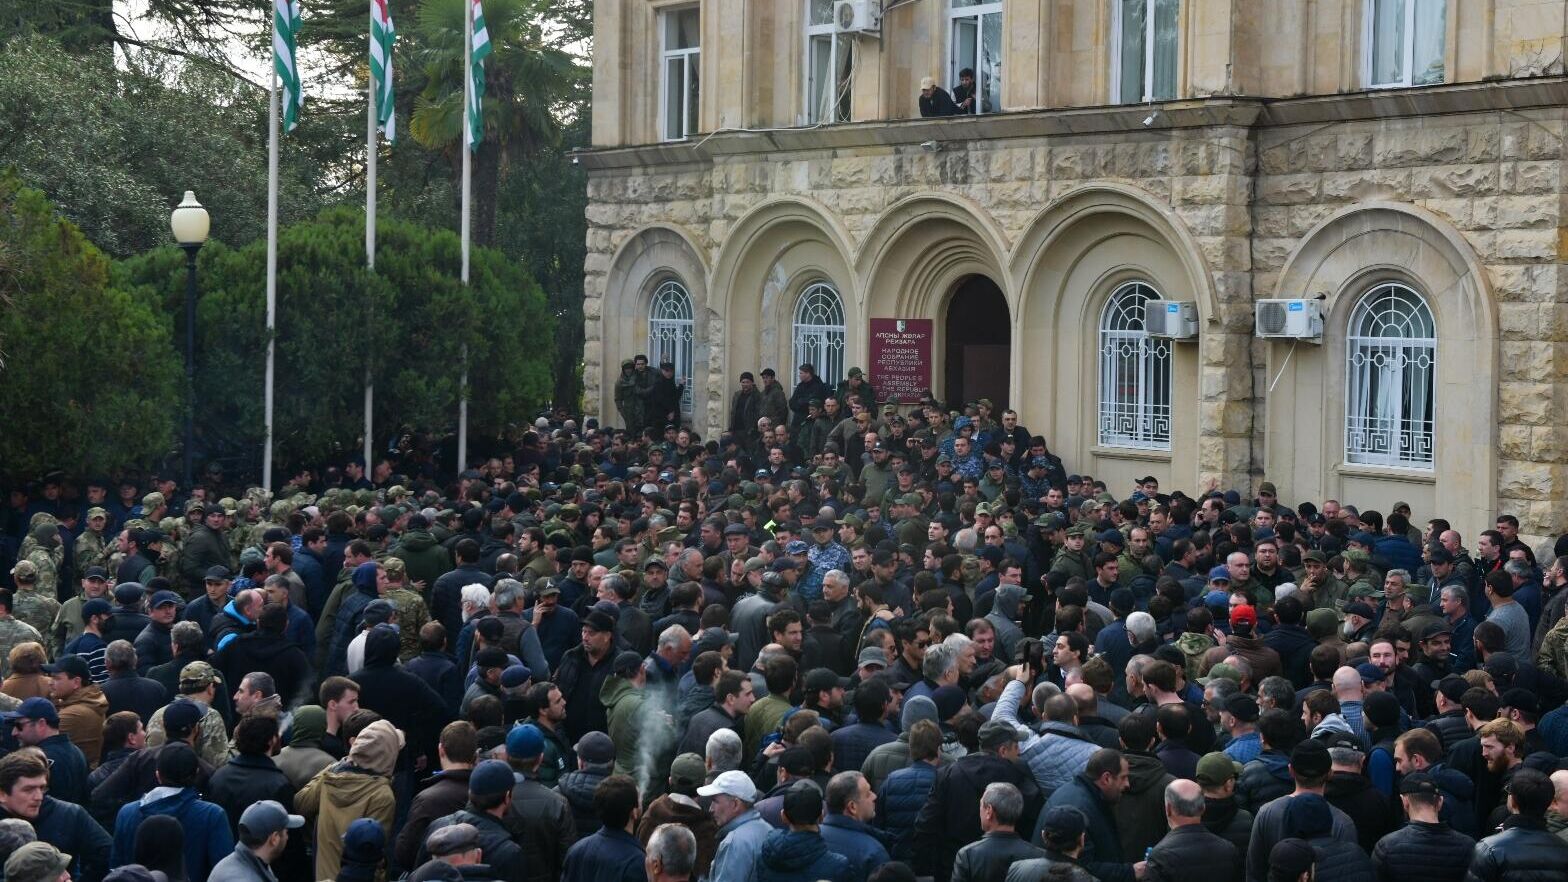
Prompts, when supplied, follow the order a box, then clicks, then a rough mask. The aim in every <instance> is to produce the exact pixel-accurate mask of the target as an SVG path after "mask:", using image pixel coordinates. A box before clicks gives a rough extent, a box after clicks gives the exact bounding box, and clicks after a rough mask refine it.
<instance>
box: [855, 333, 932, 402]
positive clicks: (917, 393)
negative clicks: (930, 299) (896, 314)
mask: <svg viewBox="0 0 1568 882" xmlns="http://www.w3.org/2000/svg"><path fill="white" fill-rule="evenodd" d="M870 379H871V385H872V386H873V387H875V388H876V390H877V397H878V398H880V399H882V400H883V401H896V402H899V403H900V404H904V403H911V402H915V401H919V400H920V399H922V398H924V397H926V396H928V395H930V394H931V319H891V318H880V319H879V318H874V319H872V320H871V378H870Z"/></svg>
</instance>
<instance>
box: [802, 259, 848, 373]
mask: <svg viewBox="0 0 1568 882" xmlns="http://www.w3.org/2000/svg"><path fill="white" fill-rule="evenodd" d="M794 331H795V333H794V336H795V364H796V365H797V366H798V365H802V364H807V363H809V364H811V365H813V366H815V367H816V369H817V376H819V377H821V378H822V382H824V383H826V384H828V388H829V389H837V388H838V384H839V383H840V382H841V381H843V379H844V302H843V301H842V300H840V299H839V296H838V292H837V291H835V290H834V289H833V286H832V285H829V284H827V283H825V282H817V283H815V284H812V285H808V286H807V287H806V290H804V291H802V292H801V294H800V302H799V303H797V304H796V305H795V328H794Z"/></svg>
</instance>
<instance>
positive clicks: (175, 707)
mask: <svg viewBox="0 0 1568 882" xmlns="http://www.w3.org/2000/svg"><path fill="white" fill-rule="evenodd" d="M202 716H203V715H202V711H201V708H200V707H199V706H198V705H197V704H196V702H194V701H190V700H189V699H178V700H175V701H171V702H169V704H168V706H167V707H165V708H164V709H163V728H164V730H165V731H168V732H176V733H179V732H189V731H190V730H191V729H194V728H196V726H197V724H199V723H200V722H201V718H202Z"/></svg>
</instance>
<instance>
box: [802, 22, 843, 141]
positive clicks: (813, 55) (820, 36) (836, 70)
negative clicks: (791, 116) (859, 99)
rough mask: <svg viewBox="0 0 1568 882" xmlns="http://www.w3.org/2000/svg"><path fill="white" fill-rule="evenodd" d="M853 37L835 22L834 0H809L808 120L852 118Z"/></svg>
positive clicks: (813, 121)
mask: <svg viewBox="0 0 1568 882" xmlns="http://www.w3.org/2000/svg"><path fill="white" fill-rule="evenodd" d="M854 50H855V43H854V38H853V37H851V36H850V35H849V34H840V33H838V32H837V28H836V27H834V24H833V0H806V123H807V124H808V125H816V124H817V123H821V122H845V121H847V120H848V119H849V87H850V83H851V81H852V80H851V76H852V74H853V72H854V67H853V65H854V63H855V62H854Z"/></svg>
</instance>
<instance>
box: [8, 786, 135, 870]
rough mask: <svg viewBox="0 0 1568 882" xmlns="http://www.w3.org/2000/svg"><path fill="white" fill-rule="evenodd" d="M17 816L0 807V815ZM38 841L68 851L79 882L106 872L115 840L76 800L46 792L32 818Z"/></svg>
mask: <svg viewBox="0 0 1568 882" xmlns="http://www.w3.org/2000/svg"><path fill="white" fill-rule="evenodd" d="M10 817H16V816H15V815H12V814H11V813H10V812H7V811H6V810H5V809H3V808H0V818H10ZM31 823H32V826H33V830H34V831H35V832H37V834H38V840H39V841H40V842H47V843H49V844H50V845H53V846H54V847H55V848H58V849H60V850H61V851H63V852H65V853H66V854H68V855H70V856H71V857H72V858H73V860H72V861H71V878H72V879H73V880H79V882H99V880H101V879H103V877H104V875H105V874H106V873H108V872H109V867H110V863H109V854H110V852H111V851H112V849H113V847H114V840H112V839H110V838H109V834H108V833H106V832H104V829H103V828H102V827H100V826H98V822H97V821H94V820H93V819H92V817H91V816H89V815H88V814H87V810H86V809H84V808H82V807H81V806H79V805H76V804H75V803H70V802H64V801H62V800H59V799H56V798H54V797H53V796H45V797H44V801H43V804H42V805H40V806H39V807H38V817H36V818H33V819H32V822H31Z"/></svg>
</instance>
